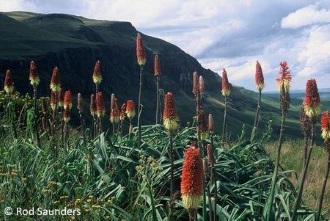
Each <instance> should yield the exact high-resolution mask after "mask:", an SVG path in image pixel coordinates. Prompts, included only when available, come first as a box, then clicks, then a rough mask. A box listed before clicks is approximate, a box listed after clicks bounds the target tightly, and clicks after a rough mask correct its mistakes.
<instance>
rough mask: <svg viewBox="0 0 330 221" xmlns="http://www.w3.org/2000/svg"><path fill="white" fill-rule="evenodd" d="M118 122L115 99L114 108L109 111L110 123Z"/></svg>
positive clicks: (118, 115)
mask: <svg viewBox="0 0 330 221" xmlns="http://www.w3.org/2000/svg"><path fill="white" fill-rule="evenodd" d="M119 120H120V110H119V105H118V102H117V99H115V101H114V108H113V109H111V110H110V122H111V123H118V122H119Z"/></svg>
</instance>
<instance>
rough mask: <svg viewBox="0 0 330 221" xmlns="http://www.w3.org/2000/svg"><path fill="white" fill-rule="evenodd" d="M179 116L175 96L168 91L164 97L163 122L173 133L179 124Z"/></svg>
mask: <svg viewBox="0 0 330 221" xmlns="http://www.w3.org/2000/svg"><path fill="white" fill-rule="evenodd" d="M178 121H179V117H178V115H177V112H176V107H175V102H174V97H173V94H172V93H171V92H167V94H165V98H164V113H163V124H164V127H165V129H167V130H168V131H169V132H170V133H173V132H174V131H175V130H176V129H177V128H178V126H179V124H178Z"/></svg>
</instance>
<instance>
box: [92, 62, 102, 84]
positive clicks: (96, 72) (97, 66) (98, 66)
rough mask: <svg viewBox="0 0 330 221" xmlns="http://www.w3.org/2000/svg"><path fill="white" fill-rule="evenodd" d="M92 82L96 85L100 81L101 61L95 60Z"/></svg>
mask: <svg viewBox="0 0 330 221" xmlns="http://www.w3.org/2000/svg"><path fill="white" fill-rule="evenodd" d="M93 82H94V84H96V85H99V84H100V83H101V82H102V74H101V62H100V61H97V62H96V63H95V67H94V71H93Z"/></svg>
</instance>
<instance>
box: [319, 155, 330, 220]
mask: <svg viewBox="0 0 330 221" xmlns="http://www.w3.org/2000/svg"><path fill="white" fill-rule="evenodd" d="M329 170H330V151H328V166H327V170H326V172H325V176H324V180H323V186H322V191H321V196H320V201H319V207H318V210H317V217H316V221H319V220H320V217H321V211H322V205H323V198H324V192H325V187H326V186H327V181H328V176H329Z"/></svg>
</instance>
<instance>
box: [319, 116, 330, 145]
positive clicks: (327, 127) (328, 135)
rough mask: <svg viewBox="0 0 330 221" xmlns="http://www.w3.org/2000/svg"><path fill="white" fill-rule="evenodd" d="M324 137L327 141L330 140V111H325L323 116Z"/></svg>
mask: <svg viewBox="0 0 330 221" xmlns="http://www.w3.org/2000/svg"><path fill="white" fill-rule="evenodd" d="M321 130H322V135H321V136H322V138H323V139H324V140H325V141H329V140H330V112H329V111H327V112H324V113H323V114H322V116H321Z"/></svg>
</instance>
